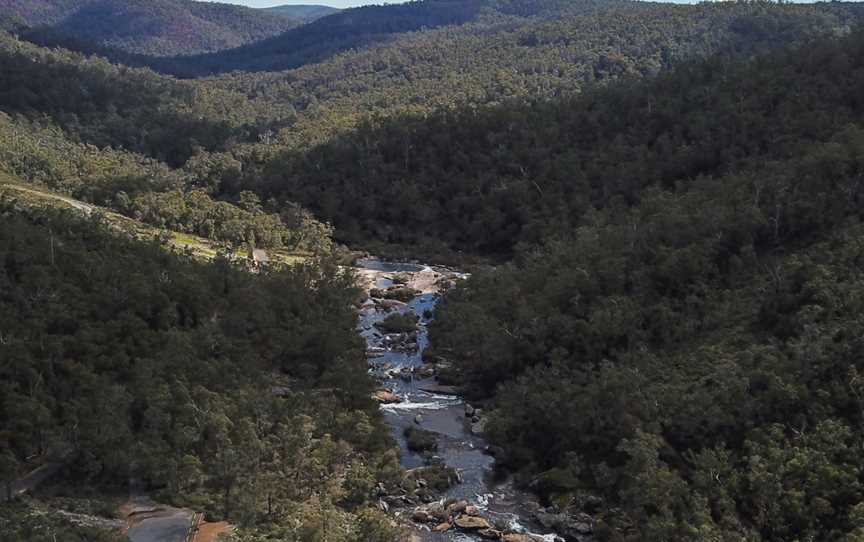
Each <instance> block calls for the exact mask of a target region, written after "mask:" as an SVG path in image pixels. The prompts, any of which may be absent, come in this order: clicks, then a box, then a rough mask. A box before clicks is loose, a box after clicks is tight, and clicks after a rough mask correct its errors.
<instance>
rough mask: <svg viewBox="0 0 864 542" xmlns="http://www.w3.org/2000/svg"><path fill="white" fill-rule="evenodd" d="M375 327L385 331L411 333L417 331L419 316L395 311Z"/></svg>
mask: <svg viewBox="0 0 864 542" xmlns="http://www.w3.org/2000/svg"><path fill="white" fill-rule="evenodd" d="M375 327H377V328H378V329H380V330H381V331H383V332H384V333H410V332H412V331H417V316H416V315H415V314H412V313H408V314H402V313H393V314H391V315H389V316H387V318H385V319H384V320H382V321H380V322H377V323H376V324H375Z"/></svg>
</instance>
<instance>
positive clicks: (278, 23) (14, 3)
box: [0, 0, 297, 56]
mask: <svg viewBox="0 0 864 542" xmlns="http://www.w3.org/2000/svg"><path fill="white" fill-rule="evenodd" d="M0 13H2V14H3V15H7V16H16V17H19V18H20V19H21V20H22V21H23V22H24V23H26V24H27V25H28V26H30V27H33V28H35V31H34V32H32V33H31V34H30V36H31V37H32V38H33V39H43V40H44V39H48V37H49V36H50V37H51V38H52V39H55V40H56V39H63V38H65V39H69V38H71V39H74V40H77V41H80V42H83V43H92V44H95V45H98V46H102V47H109V48H114V49H118V50H121V51H124V52H126V53H138V54H146V55H154V56H173V55H187V54H195V53H202V52H210V51H218V50H222V49H228V48H233V47H238V46H241V45H244V44H246V43H251V42H254V41H258V40H261V39H264V38H267V37H270V36H273V35H275V34H278V33H280V32H283V31H285V30H287V29H288V28H290V27H292V26H294V25H296V24H297V21H295V20H292V19H289V18H287V17H283V16H276V15H275V14H270V13H267V12H265V11H259V10H254V9H249V8H244V7H241V6H235V5H230V4H219V3H211V2H194V1H191V0H75V1H67V0H2V2H0Z"/></svg>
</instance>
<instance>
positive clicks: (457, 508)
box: [447, 501, 468, 516]
mask: <svg viewBox="0 0 864 542" xmlns="http://www.w3.org/2000/svg"><path fill="white" fill-rule="evenodd" d="M466 508H468V501H456V502H454V503H453V504H451V505H450V506H448V507H447V513H448V514H450V515H451V516H458V515H459V514H461V513H463V512H465V509H466Z"/></svg>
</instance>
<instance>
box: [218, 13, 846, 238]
mask: <svg viewBox="0 0 864 542" xmlns="http://www.w3.org/2000/svg"><path fill="white" fill-rule="evenodd" d="M627 9H638V10H642V11H637V12H634V13H628V12H620V11H616V10H611V11H609V12H608V13H607V15H606V16H597V17H594V16H590V17H587V16H575V17H572V18H566V19H562V20H561V21H556V22H545V21H543V22H537V23H534V24H532V25H530V26H527V27H522V26H520V27H518V28H517V29H516V30H513V31H507V32H501V33H493V34H492V35H490V36H484V35H472V34H470V32H465V30H466V28H465V27H463V28H460V29H443V30H439V31H434V32H430V33H418V34H417V35H416V36H412V38H411V39H412V41H411V42H409V43H408V44H407V45H406V43H405V42H401V43H400V45H406V46H404V47H399V48H397V47H392V48H390V47H384V48H381V49H373V50H370V51H367V52H363V53H356V54H355V53H352V54H350V55H345V56H344V57H340V58H339V59H337V60H334V61H331V62H328V63H326V64H322V65H321V66H315V67H308V68H303V69H301V70H297V71H294V72H290V73H289V74H285V75H269V76H264V77H262V78H260V79H256V78H249V77H246V76H243V75H238V76H236V77H232V78H225V79H222V80H220V83H222V84H223V86H226V88H228V89H230V90H232V91H237V92H242V93H247V94H249V95H258V96H267V97H261V98H257V99H258V100H264V101H266V100H271V101H272V102H273V103H281V102H282V100H287V99H289V97H292V98H293V99H295V100H296V101H295V102H294V103H295V104H296V110H297V111H298V115H297V120H296V121H295V123H294V125H293V126H292V127H290V128H288V129H285V130H283V131H282V132H281V133H280V140H281V141H282V142H283V143H284V144H285V146H286V147H288V149H289V150H288V151H287V152H283V153H282V154H281V156H276V157H274V158H272V159H270V160H268V161H267V162H265V163H255V162H254V161H250V162H252V163H250V164H249V165H248V166H247V167H245V168H244V171H246V172H247V173H248V176H247V177H246V184H245V185H244V186H245V187H246V188H248V189H253V190H256V191H258V192H260V193H261V194H262V195H264V196H265V199H266V197H269V196H278V197H280V198H287V199H290V200H292V201H299V202H301V203H303V204H305V205H308V206H312V207H313V208H314V209H315V210H316V212H318V213H320V214H321V215H322V216H324V217H326V218H327V219H329V220H332V221H333V223H334V225H336V227H337V229H338V230H339V235H340V236H341V238H342V239H344V240H346V241H349V242H350V243H354V244H358V243H359V244H362V243H364V242H369V241H371V240H380V241H384V242H389V243H398V244H410V245H415V246H416V245H424V244H426V245H430V247H431V245H436V246H438V247H441V246H442V245H445V246H447V245H449V246H450V247H451V248H455V249H458V250H463V251H468V252H471V253H483V254H486V255H507V254H508V253H510V252H511V251H512V250H513V248H514V247H515V246H516V245H517V244H518V243H520V242H532V241H535V240H537V239H538V235H540V234H541V233H542V232H541V231H540V230H539V229H538V228H540V226H541V225H542V224H544V223H545V221H542V220H541V221H539V222H538V220H537V219H538V218H539V217H548V216H556V217H560V218H561V219H562V220H566V221H568V222H569V221H570V220H571V216H570V213H571V207H570V205H566V204H565V203H564V202H566V201H569V199H578V198H583V200H584V201H583V203H584V202H585V201H590V200H591V198H592V196H591V193H590V192H586V191H579V190H576V189H572V190H571V189H570V188H566V184H565V181H574V182H576V181H578V182H581V181H580V180H578V179H572V178H568V175H570V173H568V171H569V169H568V168H569V166H568V165H567V164H568V162H567V161H568V160H572V161H575V162H576V163H579V162H580V161H582V160H584V158H580V157H579V156H576V155H574V153H575V152H576V151H575V150H573V149H576V148H579V145H577V143H579V141H580V140H579V138H580V137H585V134H584V133H582V132H581V131H580V130H579V129H578V126H579V123H580V122H581V123H586V124H585V125H586V126H593V123H594V121H592V120H591V119H590V118H579V119H578V120H576V119H572V124H571V121H570V120H567V119H570V112H569V111H568V107H569V105H560V104H559V105H549V104H547V102H548V101H557V102H560V101H561V100H562V99H566V98H567V97H572V96H575V95H577V94H578V93H579V91H580V90H581V89H582V88H583V87H588V88H592V87H596V86H597V85H598V84H601V85H602V84H606V83H609V82H612V81H617V82H619V83H621V84H620V85H614V86H615V87H618V86H621V87H625V86H627V83H628V82H633V81H636V80H638V78H640V77H644V76H646V75H651V74H655V73H658V72H661V71H663V70H664V69H668V68H670V67H673V66H675V65H676V64H679V63H681V62H684V61H686V60H687V59H688V58H691V57H702V56H706V55H710V54H711V53H712V52H718V54H722V55H724V57H726V56H728V57H732V58H734V57H742V56H743V57H746V56H748V55H751V54H753V52H755V51H759V50H765V49H770V48H772V47H776V46H777V45H778V44H782V43H794V42H796V41H798V40H807V39H810V37H813V36H817V35H819V34H820V33H825V32H828V33H833V32H841V33H842V32H845V31H848V25H849V24H850V23H852V22H854V21H855V20H856V17H857V14H856V13H855V12H854V11H848V12H847V11H845V10H846V6H831V7H830V8H822V7H812V6H777V5H761V4H758V5H753V4H721V5H716V4H703V5H700V6H662V7H657V6H650V5H649V6H636V7H634V8H629V7H628V8H627ZM596 21H600V22H601V23H602V24H601V25H599V26H598V25H595V24H594V23H595V22H596ZM756 23H758V27H759V30H758V32H755V31H754V27H753V26H752V25H753V24H756ZM478 31H479V30H478ZM469 36H470V37H469ZM526 99H530V100H532V103H533V104H532V105H531V106H528V107H525V106H523V105H520V103H519V102H520V101H522V102H523V103H524V100H526ZM643 99H644V100H645V101H646V103H652V104H653V103H655V102H656V103H660V102H662V96H654V95H653V94H651V93H647V94H646V95H645V96H644V97H643ZM502 103H503V104H507V105H505V106H501V104H502ZM565 103H566V104H569V102H565ZM358 104H359V107H358ZM479 106H491V107H493V109H491V110H488V111H487V110H485V109H484V108H482V107H479ZM301 108H302V109H301ZM369 113H371V115H369ZM586 116H587V115H586ZM355 126H356V128H355ZM565 126H566V129H565V128H564V127H565ZM718 129H720V128H718ZM589 133H590V132H589ZM313 143H320V144H319V145H317V146H313V145H311V144H313ZM606 143H607V144H613V143H615V139H614V137H613V138H610V140H608V141H607V142H606ZM646 144H648V141H644V142H642V141H640V142H638V145H646ZM568 149H569V150H568ZM622 152H624V151H623V150H622ZM687 163H688V162H682V163H681V164H682V165H684V164H687ZM604 167H607V166H604ZM666 167H669V168H673V167H675V166H674V164H670V165H668V166H666ZM629 175H631V174H628V176H629ZM564 190H566V199H562V198H565V194H564V193H562V191H564ZM592 190H596V189H592ZM571 192H572V194H571ZM445 195H446V196H445ZM575 203H578V202H574V203H573V204H575ZM580 205H582V204H580ZM583 208H584V205H583V206H580V207H579V209H583ZM397 225H398V226H397Z"/></svg>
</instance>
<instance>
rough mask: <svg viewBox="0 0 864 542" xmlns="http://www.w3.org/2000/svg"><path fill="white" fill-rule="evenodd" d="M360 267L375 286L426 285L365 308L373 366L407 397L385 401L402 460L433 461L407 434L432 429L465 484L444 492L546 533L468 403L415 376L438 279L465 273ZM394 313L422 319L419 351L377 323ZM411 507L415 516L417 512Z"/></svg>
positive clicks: (455, 536)
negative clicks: (404, 281)
mask: <svg viewBox="0 0 864 542" xmlns="http://www.w3.org/2000/svg"><path fill="white" fill-rule="evenodd" d="M358 266H359V268H360V269H361V273H363V275H364V276H365V278H366V279H367V286H370V287H375V288H379V289H386V288H388V287H391V286H393V280H392V277H393V276H394V275H397V274H398V275H403V276H404V275H407V276H410V277H411V281H410V282H409V285H411V286H414V287H415V288H417V289H418V290H421V291H422V293H421V294H420V295H418V296H417V297H415V298H414V299H413V300H411V301H410V302H408V303H407V304H405V305H398V304H393V305H396V306H395V307H393V308H384V307H382V306H381V305H380V304H378V305H374V304H373V302H372V301H371V300H370V301H368V302H367V303H366V304H365V305H364V307H363V309H362V310H361V312H360V319H359V326H358V330H359V332H360V334H361V335H362V336H363V338H364V339H365V340H366V342H367V345H368V348H369V352H370V357H369V364H370V371H372V373H373V374H374V375H375V376H376V377H377V379H378V381H379V382H380V384H381V386H382V387H383V388H385V389H389V390H391V391H393V392H394V393H395V394H396V395H398V396H399V397H400V398H401V399H402V402H400V403H394V404H386V405H382V407H381V408H382V410H383V412H384V416H385V419H386V420H387V423H388V424H389V425H390V427H391V429H392V431H393V436H394V438H395V439H396V440H397V442H398V443H399V446H400V448H401V451H402V454H401V461H402V465H403V466H404V467H405V468H408V469H411V468H415V467H419V466H423V465H425V464H426V459H425V458H424V457H423V456H422V455H420V454H417V453H414V452H412V451H410V450H408V447H407V444H406V439H405V437H404V435H403V433H404V430H405V428H406V427H409V426H416V427H419V428H420V429H424V430H427V431H432V432H434V433H436V434H437V435H438V437H439V439H438V449H437V451H436V453H435V455H436V456H437V458H440V459H441V460H443V462H444V463H445V464H446V465H448V466H450V467H453V468H455V469H457V470H458V471H459V472H460V474H461V477H462V483H460V484H457V485H456V486H454V487H453V488H451V489H450V490H449V491H448V492H447V493H446V494H445V495H444V498H455V499H465V500H467V501H469V502H470V503H471V504H473V505H475V506H477V507H478V508H479V509H480V510H481V511H482V515H483V517H485V518H487V519H489V520H491V521H492V522H493V523H494V524H496V525H497V526H499V527H502V528H504V529H506V530H507V531H510V532H515V533H539V532H540V531H541V529H540V528H539V527H538V526H537V525H535V524H533V523H532V522H531V521H530V519H529V518H530V517H531V514H530V512H529V510H528V509H527V504H528V503H531V502H533V499H532V498H531V496H530V495H528V494H525V493H523V492H520V491H518V490H516V489H515V488H514V487H513V486H512V484H511V483H510V482H509V481H508V480H506V479H504V480H502V479H500V477H498V476H496V473H495V470H494V459H493V458H492V457H491V456H490V455H488V454H487V453H486V452H485V450H486V448H487V444H486V442H485V441H484V440H483V438H482V437H480V436H477V435H474V434H472V432H471V420H470V418H468V417H467V416H466V409H465V403H464V401H463V400H462V399H461V398H460V397H458V396H456V395H445V394H442V393H441V392H439V391H436V390H437V389H439V387H438V386H437V384H436V382H435V379H434V378H418V377H417V376H416V375H413V374H408V373H409V372H410V371H412V369H413V370H414V371H415V372H416V371H417V370H418V369H420V368H422V367H423V365H424V364H423V359H422V358H423V352H424V350H425V349H426V348H427V346H428V344H429V338H428V325H429V324H430V322H431V319H432V318H433V317H434V310H435V306H436V305H437V303H438V301H439V300H440V298H441V293H440V291H439V288H438V286H437V284H438V281H439V280H442V279H443V280H444V281H448V280H460V279H462V278H464V275H462V274H460V273H457V272H454V271H451V270H446V269H433V268H431V267H428V266H422V265H416V264H398V263H385V262H381V261H378V260H361V261H360V262H358ZM393 312H402V313H412V314H414V315H416V316H417V317H418V318H419V328H418V332H417V338H416V343H417V348H416V349H411V350H408V351H405V350H404V349H401V350H400V349H398V348H393V347H392V346H391V345H390V343H388V338H387V336H385V335H384V334H382V333H380V332H379V331H378V329H377V328H376V327H375V323H377V322H380V321H382V320H384V319H385V318H386V317H387V316H388V315H389V314H392V313H393ZM400 373H401V374H400ZM446 391H448V392H450V390H446ZM418 414H419V415H420V419H419V420H418V418H417V416H418ZM418 421H419V422H420V423H419V424H418V423H417V422H418ZM407 513H408V515H410V511H408V512H407ZM418 529H420V530H419V531H418V535H419V536H420V539H421V540H423V541H428V542H443V541H458V542H466V541H480V540H486V539H484V538H482V537H480V536H479V535H476V534H470V533H467V532H459V531H455V530H450V531H447V532H445V533H434V532H431V531H430V530H429V529H428V527H426V526H418ZM535 536H536V540H545V541H549V542H553V541H556V540H558V541H561V540H563V539H562V538H560V537H557V536H556V535H554V534H553V533H545V534H536V535H535Z"/></svg>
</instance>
